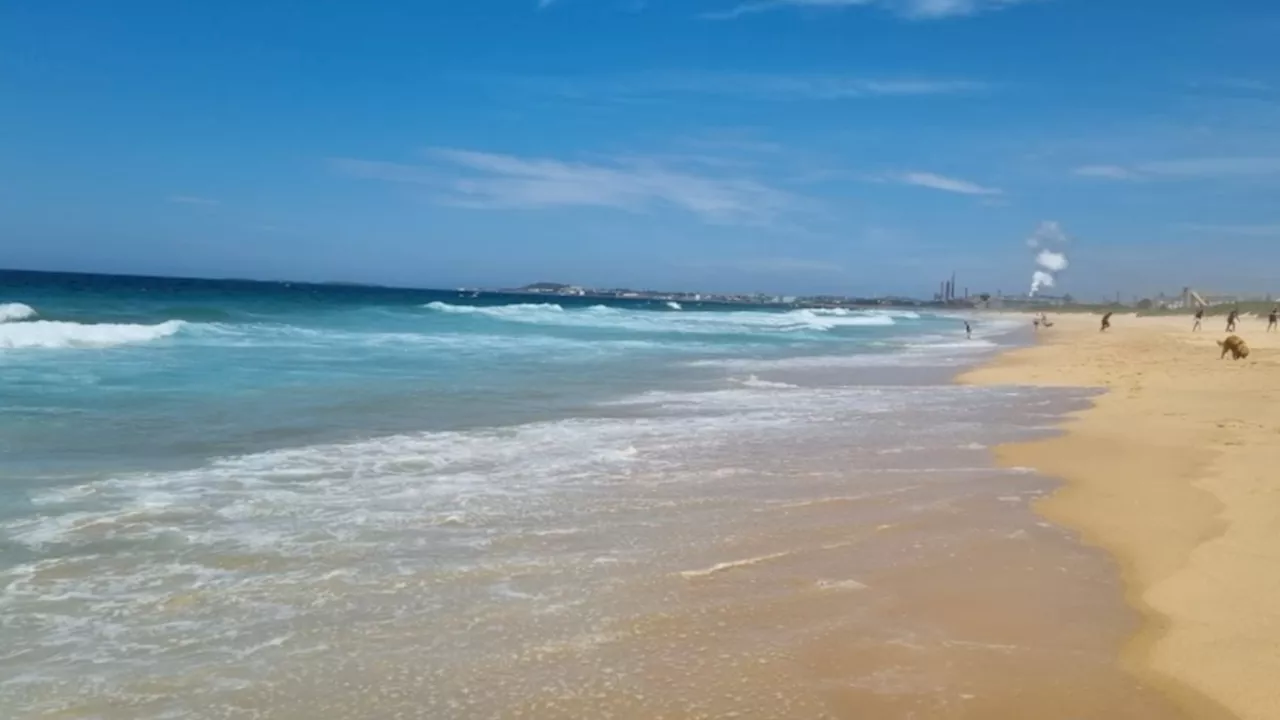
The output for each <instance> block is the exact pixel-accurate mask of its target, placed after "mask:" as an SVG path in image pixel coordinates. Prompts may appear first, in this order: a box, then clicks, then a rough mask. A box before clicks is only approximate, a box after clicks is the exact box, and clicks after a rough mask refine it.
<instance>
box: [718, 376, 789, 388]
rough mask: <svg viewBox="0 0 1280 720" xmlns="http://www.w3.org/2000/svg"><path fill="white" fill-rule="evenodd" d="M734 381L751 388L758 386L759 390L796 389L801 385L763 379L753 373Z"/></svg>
mask: <svg viewBox="0 0 1280 720" xmlns="http://www.w3.org/2000/svg"><path fill="white" fill-rule="evenodd" d="M734 382H736V383H738V384H740V385H744V386H746V387H749V388H756V389H758V390H796V389H799V387H800V386H799V385H792V384H791V383H784V382H773V381H771V380H761V379H760V378H758V377H756V376H755V375H751V376H749V377H747V378H745V379H735V380H734Z"/></svg>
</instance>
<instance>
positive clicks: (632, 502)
mask: <svg viewBox="0 0 1280 720" xmlns="http://www.w3.org/2000/svg"><path fill="white" fill-rule="evenodd" d="M1011 329H1012V328H1011V327H1009V326H1007V325H1001V324H1000V323H999V322H997V321H995V320H984V321H982V322H979V323H977V327H976V333H975V337H974V338H973V339H972V340H968V339H966V338H965V337H964V333H963V324H962V323H961V322H960V321H959V320H958V319H956V318H952V317H941V316H935V315H931V314H928V313H920V312H916V311H911V310H894V309H881V310H872V311H845V310H835V311H820V310H787V309H772V308H742V307H725V306H709V305H708V306H692V305H690V306H683V307H682V306H679V305H670V304H667V303H663V302H614V303H608V304H600V303H597V302H594V301H590V300H578V299H573V300H569V299H560V298H555V299H550V298H530V297H527V296H506V295H496V294H481V295H479V296H472V294H471V293H458V292H435V291H401V290H380V289H371V288H355V287H345V286H307V285H287V284H255V283H243V282H225V281H179V280H162V279H144V278H114V277H100V276H77V275H54V274H49V275H43V274H27V273H5V274H0V458H2V460H0V648H3V650H0V709H5V708H7V709H8V712H6V713H5V715H6V716H7V717H28V716H30V717H35V716H38V715H39V714H40V713H43V712H49V711H58V712H62V713H64V715H63V716H64V717H86V718H87V717H112V718H114V717H122V718H123V717H128V718H141V717H157V718H159V717H177V716H182V715H183V713H184V712H186V713H190V712H193V708H200V707H206V706H207V707H215V706H216V707H221V708H223V710H221V711H219V712H220V713H221V714H220V715H218V716H225V717H242V716H243V717H258V716H270V717H283V716H286V715H287V713H285V712H284V709H285V708H291V709H298V708H304V709H305V707H310V706H304V705H301V704H299V700H298V698H299V697H302V696H307V697H315V698H318V697H321V695H322V694H323V693H321V692H320V691H321V690H323V689H326V688H331V687H332V686H333V682H334V679H335V678H336V677H346V676H347V675H348V674H349V673H350V672H352V671H351V668H350V667H349V666H348V665H345V664H343V663H350V662H356V663H362V662H366V661H367V662H373V658H387V657H392V656H395V655H396V653H400V652H403V653H406V656H405V662H410V660H409V655H412V656H413V658H412V664H413V667H430V668H433V670H432V672H435V673H437V675H436V677H437V680H438V683H437V685H438V687H437V688H436V690H433V692H437V693H442V694H438V695H431V696H430V697H428V696H427V695H422V694H417V695H415V693H414V692H410V691H408V690H406V691H405V692H406V693H407V694H406V695H405V697H406V698H410V697H411V698H413V703H415V704H414V705H413V706H414V707H418V708H431V707H436V706H433V705H432V703H434V702H437V701H438V702H440V703H446V702H448V703H453V702H458V700H457V698H458V697H461V696H460V695H457V693H463V694H465V692H466V688H467V687H469V686H470V684H471V683H473V682H475V681H476V680H475V678H476V677H479V676H480V675H475V674H474V673H481V670H479V668H485V667H492V666H491V665H488V664H487V663H491V662H496V661H495V660H493V659H492V657H491V656H490V655H488V654H486V653H497V654H498V655H501V653H504V652H510V651H511V648H512V647H525V646H528V647H542V646H544V645H547V644H548V643H551V644H553V645H554V644H555V643H556V642H561V640H557V639H556V638H558V637H560V635H557V633H561V634H564V633H568V635H566V637H580V636H584V635H583V633H586V635H585V636H588V637H594V635H592V633H591V632H587V630H586V629H584V627H586V626H583V625H581V624H578V625H575V623H588V624H590V625H591V626H592V627H594V626H595V625H597V624H599V623H600V622H602V621H603V620H602V618H603V616H604V614H605V611H604V608H605V607H607V606H608V604H607V602H606V599H605V595H603V594H602V593H606V590H608V589H610V588H617V587H622V586H623V585H625V583H628V582H633V581H637V582H638V581H639V580H638V579H639V578H642V577H649V576H648V575H644V574H643V573H649V572H658V573H659V575H658V576H660V577H667V576H668V573H669V572H670V571H671V570H672V568H671V567H668V566H667V565H665V564H664V565H663V566H662V568H663V569H661V571H659V570H656V569H655V568H654V567H649V566H648V565H645V563H649V562H651V561H652V562H658V561H659V560H660V561H661V562H662V563H669V564H672V565H677V566H678V564H679V563H685V562H689V563H696V562H705V561H704V560H702V559H700V557H701V556H697V555H696V553H695V554H689V553H694V551H696V550H697V549H699V548H711V547H713V546H714V545H715V540H716V538H717V537H730V536H733V535H734V534H735V533H738V532H739V530H732V531H731V530H730V529H728V528H729V525H727V524H726V523H729V522H730V520H732V521H733V522H737V521H738V520H737V519H741V518H742V517H746V516H744V515H743V514H742V511H741V510H740V509H734V508H736V507H737V503H739V502H740V501H741V499H742V498H743V497H745V496H746V495H754V496H759V497H760V498H762V500H761V502H765V503H770V502H772V503H784V502H792V501H793V500H794V499H795V498H794V497H791V495H792V494H795V493H801V492H802V490H801V489H800V487H799V486H798V485H796V484H795V483H796V482H798V481H796V480H795V478H808V479H809V480H806V482H808V481H810V480H812V479H813V478H823V480H822V482H824V483H844V482H847V480H846V479H845V478H847V477H849V476H850V473H851V472H853V471H854V470H858V469H861V470H865V471H866V472H868V473H873V474H874V477H875V478H879V479H878V480H872V479H868V480H866V482H867V483H868V485H867V487H880V488H881V489H882V490H884V491H885V492H889V493H897V492H899V490H897V489H893V487H892V486H884V487H881V486H879V485H876V484H875V483H880V482H891V483H892V482H896V480H894V478H898V477H899V475H896V474H894V473H906V472H913V473H914V472H918V473H922V474H923V476H926V477H929V478H933V480H930V483H933V484H926V483H915V484H913V485H912V487H922V488H932V487H961V486H959V485H954V486H953V485H945V484H943V485H939V484H937V483H938V482H941V481H940V480H938V479H939V478H942V479H946V478H952V477H953V473H954V470H955V468H960V469H962V470H963V469H965V468H969V469H972V468H975V467H977V468H981V467H984V466H985V462H986V461H985V456H983V455H982V454H981V453H980V451H981V450H982V447H983V446H982V445H981V444H977V443H975V439H980V438H982V437H983V435H984V434H987V433H990V432H993V430H992V428H993V427H994V425H993V423H992V422H991V418H993V417H994V418H1000V420H999V422H1000V423H1003V424H1004V425H1010V424H1015V425H1016V424H1017V423H1019V422H1022V421H1024V420H1025V419H1026V418H1025V416H1026V414H1027V413H1028V412H1032V410H1033V408H1032V409H1029V408H1028V407H1027V406H1025V401H1024V399H1022V398H1019V397H1015V396H1016V393H1011V392H1001V391H986V390H978V389H972V388H957V387H952V386H950V385H948V384H947V376H948V374H949V373H950V372H952V371H953V370H954V369H955V368H956V367H958V366H960V365H964V364H966V363H971V362H974V361H976V360H977V359H979V358H981V357H983V356H984V355H985V354H986V353H989V352H991V351H992V350H993V349H995V348H997V347H998V346H1000V345H1001V344H1005V343H1008V342H1011V340H1010V338H1011V336H1010V335H1009V332H1010V331H1011ZM1019 403H1021V404H1019ZM1002 426H1003V425H1002ZM868 477H869V478H870V477H871V476H870V475H869V476H868ZM903 477H905V476H903ZM886 478H887V480H886ZM849 482H851V481H849ZM824 487H825V486H824ZM886 487H887V488H888V489H885V488H886ZM928 492H933V491H932V490H929V491H928ZM895 497H896V495H895ZM904 497H905V496H904ZM923 506H925V505H921V507H923ZM780 507H781V506H780ZM904 507H906V506H904ZM911 507H915V506H914V505H913V506H911ZM710 508H719V510H717V511H715V512H711V511H710ZM903 511H904V512H906V510H905V509H904V510H903ZM735 518H737V519H735ZM699 533H702V534H699ZM717 533H722V534H723V535H722V536H721V535H717ZM642 567H643V568H644V569H643V573H642V572H641V568H642ZM676 569H678V567H677V568H676ZM655 577H657V576H655ZM676 577H679V575H678V573H677V575H676ZM645 582H648V581H647V580H646V581H645ZM625 597H627V598H629V597H631V596H630V595H629V594H628V595H626V596H625ZM566 608H573V611H572V613H570V614H564V613H566V612H568V611H566V610H565V609H566ZM486 613H489V614H490V615H486ZM473 614H475V615H476V617H489V618H490V620H489V621H487V622H481V621H479V620H477V621H474V622H472V621H466V622H464V619H465V618H469V617H471V616H472V615H473ZM495 618H497V619H495ZM476 623H480V625H479V629H477V626H476ZM388 628H394V629H395V630H394V632H393V633H391V634H390V635H387V633H388V632H390V631H389V630H388ZM499 631H501V632H499ZM486 633H487V634H486ZM495 633H496V634H495ZM575 633H576V635H575ZM388 638H391V639H392V640H393V641H394V640H395V639H404V640H405V641H406V642H405V643H404V644H403V646H401V645H396V644H395V642H391V645H395V647H394V648H393V647H391V645H389V644H388ZM486 638H489V639H490V640H492V643H491V644H486V642H488V641H486ZM424 653H425V655H421V654H424ZM498 655H494V656H493V657H498ZM335 663H336V664H335ZM424 672H426V671H425V670H424ZM272 673H275V674H277V675H279V677H274V679H272V680H270V681H268V680H266V679H264V678H266V677H267V676H268V675H272ZM468 673H472V674H468ZM530 677H532V676H530ZM6 678H7V679H6ZM157 678H161V679H163V683H162V684H163V687H164V688H166V689H165V690H163V691H161V690H157V689H156V686H155V685H154V683H156V682H160V680H157ZM446 687H448V688H452V690H451V692H454V693H455V694H454V695H448V696H447V697H446V695H447V693H446V691H445V690H443V689H440V688H446ZM282 688H285V689H282ZM511 688H512V692H513V693H514V692H516V691H517V690H518V689H519V687H518V686H517V685H512V686H511ZM286 689H287V690H286ZM415 692H416V691H415ZM264 693H265V694H264ZM272 693H284V694H283V695H272ZM317 702H319V701H318V700H317ZM493 702H494V703H496V705H495V707H502V706H503V701H502V700H501V699H500V698H497V697H496V696H495V698H493ZM219 703H221V704H219ZM245 703H248V704H250V705H252V706H253V707H255V708H257V709H258V710H257V711H261V713H262V715H259V714H254V713H251V712H248V711H244V712H238V711H235V710H234V708H237V707H242V706H243V705H244V704H245ZM443 707H445V705H440V706H438V708H443ZM227 708H232V709H230V710H229V709H227ZM438 708H437V709H438ZM312 710H314V711H317V712H322V713H330V711H329V710H323V709H320V710H316V709H315V708H312ZM257 711H255V712H257ZM210 712H212V711H210ZM370 712H373V710H371V709H370V707H357V708H355V709H352V710H350V711H349V712H345V713H339V712H336V711H333V712H331V713H330V714H324V715H323V716H325V717H348V716H349V717H372V716H381V715H370V714H369V713H370ZM439 712H443V714H436V715H431V714H430V713H428V715H427V716H434V717H445V716H457V715H456V714H453V715H451V714H450V713H448V712H445V711H439ZM298 716H299V717H314V716H315V715H307V714H306V712H304V711H303V710H298Z"/></svg>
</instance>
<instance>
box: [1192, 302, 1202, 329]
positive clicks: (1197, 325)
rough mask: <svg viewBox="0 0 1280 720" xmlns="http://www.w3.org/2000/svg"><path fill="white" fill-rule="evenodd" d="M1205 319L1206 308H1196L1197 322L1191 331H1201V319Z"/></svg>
mask: <svg viewBox="0 0 1280 720" xmlns="http://www.w3.org/2000/svg"><path fill="white" fill-rule="evenodd" d="M1201 320H1204V308H1203V307H1198V308H1196V324H1195V325H1192V326H1191V332H1200V321H1201Z"/></svg>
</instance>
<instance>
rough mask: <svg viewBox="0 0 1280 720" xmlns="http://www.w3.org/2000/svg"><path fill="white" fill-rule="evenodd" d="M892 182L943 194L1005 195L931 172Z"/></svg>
mask: <svg viewBox="0 0 1280 720" xmlns="http://www.w3.org/2000/svg"><path fill="white" fill-rule="evenodd" d="M890 180H891V181H893V182H897V183H901V184H903V185H912V186H915V187H922V188H928V189H930V190H941V191H943V192H950V193H957V194H960V195H986V196H992V195H1003V194H1004V191H1003V190H1000V189H998V188H991V187H985V186H983V185H979V184H978V183H975V182H970V181H968V180H960V179H958V178H950V177H946V176H945V175H937V174H935V173H929V172H909V173H903V174H901V175H897V176H894V177H891V178H890Z"/></svg>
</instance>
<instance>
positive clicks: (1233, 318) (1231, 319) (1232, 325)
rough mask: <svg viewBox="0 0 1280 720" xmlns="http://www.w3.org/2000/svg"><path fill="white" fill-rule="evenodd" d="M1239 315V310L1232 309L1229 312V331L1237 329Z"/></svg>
mask: <svg viewBox="0 0 1280 720" xmlns="http://www.w3.org/2000/svg"><path fill="white" fill-rule="evenodd" d="M1238 317H1240V311H1239V310H1232V311H1231V312H1229V313H1227V332H1235V331H1236V318H1238Z"/></svg>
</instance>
